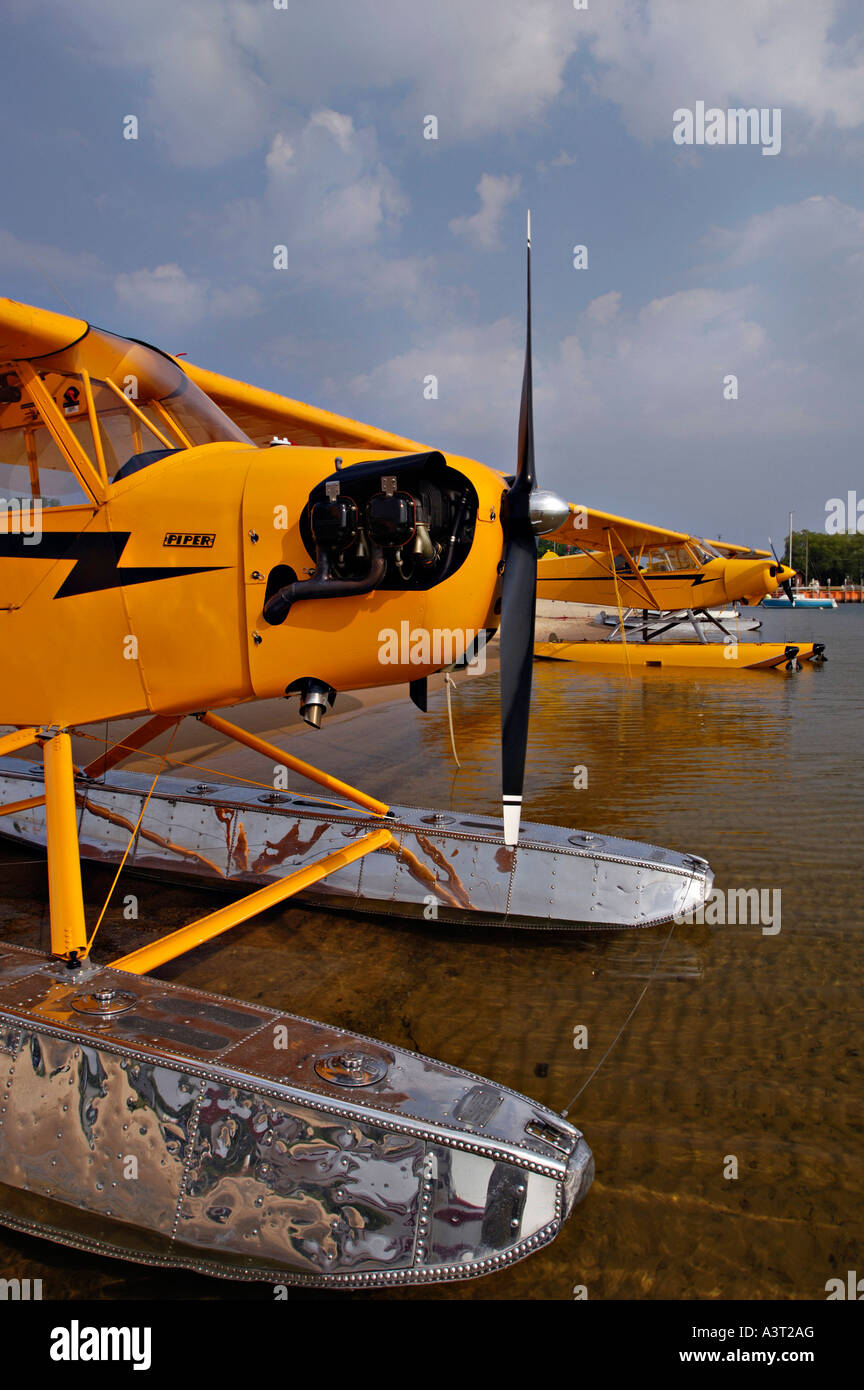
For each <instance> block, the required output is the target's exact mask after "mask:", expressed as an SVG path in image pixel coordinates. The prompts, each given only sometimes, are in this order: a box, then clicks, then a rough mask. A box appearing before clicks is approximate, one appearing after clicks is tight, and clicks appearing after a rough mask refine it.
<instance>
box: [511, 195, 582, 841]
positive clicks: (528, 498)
mask: <svg viewBox="0 0 864 1390" xmlns="http://www.w3.org/2000/svg"><path fill="white" fill-rule="evenodd" d="M526 265H527V294H526V327H525V367H524V371H523V375H522V400H521V404H520V407H519V442H518V450H517V466H516V475H515V477H514V479H513V482H512V483H511V485H510V487H509V489H508V491H507V492H506V493H505V494H504V498H503V501H502V516H501V520H502V525H503V528H504V536H505V545H504V579H503V585H502V590H501V668H500V679H501V791H502V800H503V812H504V843H505V844H506V845H510V846H514V845H516V844H517V843H518V840H519V821H520V817H521V812H522V787H523V783H524V780H525V755H526V752H527V748H528V721H529V716H530V709H531V675H532V666H533V661H534V610H535V604H536V599H537V535H538V533H539V534H542V533H543V532H544V531H552V530H554V529H555V528H556V527H557V526H559V525H560V524H561V522H562V521H563V520H565V519H566V517H567V516H568V515H569V507H568V506H567V503H566V502H564V501H562V499H561V498H559V497H557V496H556V495H555V494H554V493H550V492H545V491H542V492H541V491H539V490H538V488H537V474H536V470H535V467H534V408H533V391H532V379H531V213H530V212H529V213H528V227H527V242H526Z"/></svg>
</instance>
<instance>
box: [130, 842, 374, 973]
mask: <svg viewBox="0 0 864 1390" xmlns="http://www.w3.org/2000/svg"><path fill="white" fill-rule="evenodd" d="M392 840H393V836H392V835H391V833H390V831H389V830H386V829H384V828H383V827H382V828H381V829H380V830H373V831H372V832H371V833H370V834H369V835H364V836H363V838H362V839H361V840H357V841H356V842H355V844H353V845H350V846H348V848H347V849H340V850H337V851H336V852H335V853H334V854H327V855H325V856H324V858H323V859H318V860H316V862H315V863H314V864H308V865H307V866H306V867H305V868H303V869H298V870H297V872H296V873H293V874H289V876H288V877H287V878H282V879H279V880H278V882H276V883H268V884H267V887H266V888H259V889H258V890H257V891H256V892H255V893H250V894H249V895H248V896H247V897H245V898H241V899H240V901H239V902H236V903H229V904H228V905H227V907H220V908H219V909H218V910H217V911H216V912H211V913H210V915H209V916H208V917H201V918H199V920H198V921H197V922H190V924H189V926H188V927H181V928H180V930H179V931H175V932H171V934H170V935H169V936H163V937H161V938H160V940H158V941H153V942H151V943H150V945H149V946H141V947H140V948H139V949H138V950H137V951H132V952H131V953H130V954H129V955H128V956H121V957H120V959H119V960H115V961H112V967H113V969H115V970H128V971H129V972H130V974H132V975H146V974H147V972H148V971H149V970H155V969H156V967H157V966H159V965H164V964H165V962H166V961H169V960H174V958H175V957H176V956H182V955H183V954H184V953H185V952H186V951H192V950H194V948H195V947H196V946H200V945H202V943H203V942H205V941H211V940H212V938H213V937H214V936H220V935H221V934H222V932H226V931H228V930H229V929H230V928H231V927H235V926H237V925H238V923H240V922H246V921H248V919H249V918H250V917H255V916H256V915H257V914H258V913H259V912H266V910H267V909H268V908H270V907H275V906H276V904H277V903H280V902H283V901H284V900H285V898H290V897H291V896H292V895H293V894H294V893H299V892H301V891H302V890H303V889H304V888H308V887H309V886H310V884H313V883H317V882H318V881H319V880H320V879H322V878H326V877H327V875H328V874H333V873H336V871H337V869H343V868H345V866H346V865H347V864H353V862H354V860H355V859H361V858H362V857H363V855H364V854H371V853H372V851H373V850H376V849H381V848H382V847H383V846H384V845H386V844H387V843H388V842H392Z"/></svg>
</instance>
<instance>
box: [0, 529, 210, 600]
mask: <svg viewBox="0 0 864 1390" xmlns="http://www.w3.org/2000/svg"><path fill="white" fill-rule="evenodd" d="M131 534H132V532H131V531H111V532H108V533H107V534H106V533H105V532H92V531H46V532H43V534H42V537H41V539H40V540H39V541H38V543H35V544H34V542H33V540H32V539H31V538H30V537H29V536H18V535H15V536H8V535H5V536H4V535H0V559H3V558H6V559H12V560H74V561H75V565H74V567H73V569H72V570H71V571H70V572H69V574H67V576H66V578H65V579H64V581H63V583H62V584H61V585H60V588H59V589H58V590H57V592H56V594H55V595H54V597H55V598H74V597H75V596H76V595H78V594H96V593H101V592H102V591H103V590H105V589H120V588H127V587H128V586H129V585H131V584H152V583H154V582H155V581H156V580H159V579H179V578H180V577H181V576H182V575H184V574H206V573H208V572H209V571H210V570H222V569H227V568H228V567H227V565H177V566H175V565H130V566H128V567H127V568H126V569H120V568H119V564H120V559H121V556H122V555H123V551H124V550H125V549H126V545H127V543H128V541H129V537H130V536H131Z"/></svg>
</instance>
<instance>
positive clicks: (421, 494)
mask: <svg viewBox="0 0 864 1390" xmlns="http://www.w3.org/2000/svg"><path fill="white" fill-rule="evenodd" d="M338 464H339V460H337V468H336V471H335V472H334V473H333V474H331V476H330V477H329V478H325V479H324V481H323V482H321V483H319V484H318V485H317V486H316V487H315V488H313V489H312V492H311V493H310V494H309V502H308V505H307V506H306V508H305V510H304V513H303V516H302V519H301V522H300V534H301V537H302V539H303V544H304V545H305V546H306V549H307V550H308V552H309V554H310V556H312V558H313V559H314V560H315V568H314V570H313V571H312V573H311V575H310V576H309V578H308V579H303V580H300V579H298V578H297V577H296V575H295V574H294V572H293V571H292V570H290V569H288V568H287V566H283V565H279V566H277V567H276V568H275V569H274V570H273V571H271V573H270V575H269V577H268V583H267V594H266V598H265V603H264V617H265V619H266V621H267V622H268V623H270V624H272V625H278V624H279V623H282V622H284V620H285V618H286V616H287V614H288V612H289V610H290V608H291V605H292V604H294V603H297V602H299V601H300V600H301V599H303V600H309V599H323V598H338V597H344V596H346V595H349V594H350V595H354V594H363V593H368V592H369V591H370V590H372V589H415V590H417V589H430V588H432V587H433V585H435V584H440V583H441V581H442V580H444V579H446V578H448V577H449V576H450V575H451V574H454V573H455V572H456V570H458V569H459V567H460V565H462V563H463V562H464V560H465V558H466V556H467V555H468V553H469V551H470V549H471V542H472V539H473V536H474V526H475V523H476V520H477V505H478V501H477V493H476V491H475V490H474V487H473V485H472V484H471V483H470V482H469V480H468V479H467V478H466V477H465V476H464V475H463V474H461V473H459V472H458V471H457V470H456V469H454V468H450V467H449V465H448V464H447V460H446V459H445V457H444V455H443V454H441V453H439V452H437V451H433V452H431V453H426V454H406V455H401V456H399V457H396V458H389V459H376V460H374V461H373V462H370V463H358V464H355V465H353V466H352V467H351V468H347V469H344V470H343V469H341V468H340V467H339V466H338Z"/></svg>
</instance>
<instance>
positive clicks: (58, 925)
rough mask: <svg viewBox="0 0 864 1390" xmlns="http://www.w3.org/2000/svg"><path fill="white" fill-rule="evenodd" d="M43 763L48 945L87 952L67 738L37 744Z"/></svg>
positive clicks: (57, 950)
mask: <svg viewBox="0 0 864 1390" xmlns="http://www.w3.org/2000/svg"><path fill="white" fill-rule="evenodd" d="M42 756H43V759H44V762H45V801H46V813H45V819H46V823H47V827H48V891H49V895H50V900H51V950H52V951H53V953H54V954H55V955H56V956H66V957H68V956H71V954H72V952H73V951H74V952H75V953H76V954H77V955H79V956H84V955H86V954H87V931H86V928H85V925H84V894H83V891H82V888H81V857H80V853H79V850H78V810H77V807H76V805H75V772H74V768H73V766H72V740H71V738H70V737H69V735H68V734H65V733H61V734H54V736H53V738H52V737H49V738H46V739H45V741H44V743H43V745H42Z"/></svg>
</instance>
